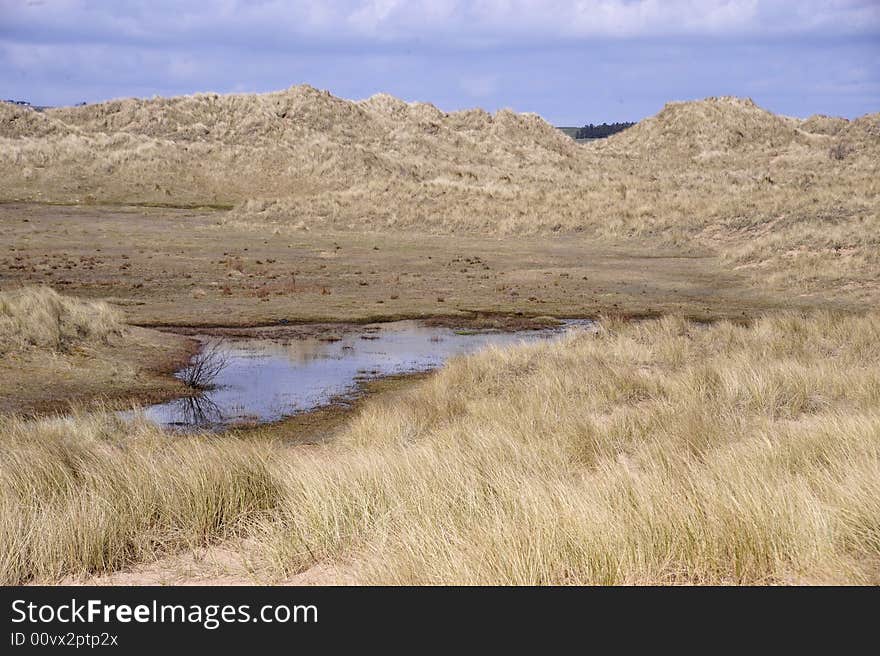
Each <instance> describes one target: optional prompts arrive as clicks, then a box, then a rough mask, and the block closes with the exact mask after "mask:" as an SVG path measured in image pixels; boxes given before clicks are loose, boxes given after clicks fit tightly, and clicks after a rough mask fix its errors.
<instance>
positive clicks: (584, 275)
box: [0, 204, 880, 584]
mask: <svg viewBox="0 0 880 656" xmlns="http://www.w3.org/2000/svg"><path fill="white" fill-rule="evenodd" d="M223 216H224V214H223V213H222V212H218V211H208V210H205V211H199V210H183V209H177V210H174V209H159V208H152V209H151V208H139V207H115V208H112V207H69V206H46V205H12V204H8V205H3V206H0V222H2V224H3V226H4V231H3V234H2V235H0V272H2V287H3V293H4V294H7V293H9V294H11V295H12V296H10V297H9V298H12V299H13V300H12V301H6V298H7V297H6V296H4V298H3V302H9V303H11V305H9V306H8V307H7V306H3V307H2V308H0V309H3V312H0V314H3V315H4V317H6V319H4V321H5V322H4V321H0V348H2V352H3V353H2V355H3V357H2V364H0V381H2V382H0V397H2V399H3V401H2V407H0V411H4V412H5V414H3V415H0V435H2V440H0V462H2V463H3V467H2V468H0V545H2V548H0V554H2V555H0V580H2V581H3V582H5V583H13V584H14V583H23V582H32V581H39V582H58V581H83V580H85V581H90V582H114V581H115V582H123V583H134V582H151V583H177V582H183V581H193V580H195V581H202V582H206V583H211V582H220V583H229V582H260V583H268V582H294V583H301V582H322V583H561V584H565V583H575V584H576V583H844V582H851V583H878V582H880V501H878V500H880V488H878V481H880V415H878V408H880V317H878V315H877V314H876V313H873V314H872V313H867V314H866V313H865V305H864V303H857V302H856V301H855V300H852V297H848V296H845V295H844V296H839V297H838V295H837V294H836V293H835V290H834V289H832V288H830V287H829V288H828V289H827V290H826V292H824V293H813V294H811V295H804V294H800V293H798V292H796V291H793V290H792V289H787V288H780V289H774V288H772V287H768V286H761V285H757V284H755V278H754V275H753V273H751V272H750V273H745V272H743V271H742V270H740V269H735V268H734V267H732V266H731V265H730V264H729V263H725V260H723V259H721V258H719V257H717V256H716V255H714V254H712V253H710V252H707V251H699V250H688V249H687V248H679V249H677V250H676V249H669V248H664V249H660V248H657V247H656V246H655V245H654V244H652V243H651V242H650V241H647V240H644V239H643V240H632V241H623V240H618V241H614V242H610V241H607V240H606V241H595V240H591V239H588V238H586V237H583V236H573V235H560V236H544V237H506V238H504V239H498V238H494V237H478V236H460V235H459V236H449V235H436V234H417V233H396V232H354V231H347V232H346V231H340V232H330V231H320V232H318V231H314V232H311V231H302V230H296V231H277V230H271V231H269V230H267V231H263V232H261V231H258V230H256V229H255V228H254V227H253V226H251V227H244V226H236V225H235V224H227V223H224V222H223V220H222V217H223ZM27 284H46V285H51V286H52V287H53V288H55V289H57V290H59V291H61V292H63V293H64V294H65V295H68V294H69V295H71V296H76V297H80V298H84V299H99V298H100V299H105V300H107V301H109V302H110V303H111V305H112V307H110V306H108V305H105V304H101V303H98V304H83V303H82V302H80V301H76V300H73V299H69V298H65V297H58V296H56V295H53V294H52V293H49V292H46V291H38V292H28V293H26V294H23V295H22V296H21V297H20V298H19V297H17V296H15V294H16V292H14V291H13V292H7V290H8V289H13V290H14V289H15V288H17V287H19V286H21V285H27ZM871 293H873V292H871ZM847 299H850V300H847ZM0 305H2V303H0ZM817 306H822V307H823V308H825V309H822V310H819V309H817ZM4 308H5V309H4ZM113 308H115V309H113ZM828 308H835V309H834V310H833V311H832V310H831V309H828ZM4 313H5V314H4ZM517 313H521V314H520V315H519V316H517ZM510 315H513V316H514V317H516V321H519V322H522V321H528V322H530V321H532V320H534V319H539V318H540V317H541V316H544V315H551V316H557V317H565V316H603V315H604V316H606V317H607V316H608V315H613V316H615V317H618V318H611V319H609V318H606V319H605V320H604V321H603V322H602V323H601V326H600V330H599V332H598V333H597V334H595V335H594V334H590V333H583V334H579V335H575V336H572V337H570V338H567V339H565V340H564V341H560V342H556V343H542V344H534V345H529V346H523V347H518V348H515V349H507V350H498V349H492V350H489V351H487V352H484V353H482V354H479V355H477V356H473V357H468V358H462V359H457V360H455V361H453V362H452V363H451V364H449V365H448V366H446V367H444V368H443V369H442V370H440V371H438V372H437V373H435V374H433V375H431V376H427V377H423V378H422V379H419V380H417V381H410V383H411V384H407V385H401V384H398V383H399V381H396V382H394V383H389V384H388V385H387V386H385V387H383V386H382V385H381V383H380V384H378V385H377V387H376V388H375V389H377V390H379V391H381V393H380V394H376V395H374V396H371V397H368V398H366V399H364V400H362V401H361V402H360V403H359V404H358V406H357V408H356V410H355V411H354V412H352V413H348V414H344V415H342V414H339V413H336V412H332V411H331V412H324V413H319V414H317V415H306V416H301V417H298V418H296V419H294V420H291V421H287V422H282V423H281V424H278V425H275V426H271V427H265V428H260V429H256V430H248V431H236V432H233V433H230V434H224V435H223V436H222V437H220V438H219V439H218V436H216V435H203V436H186V437H185V436H179V435H169V434H166V433H163V432H162V431H161V430H159V429H157V428H156V427H154V426H152V425H149V424H147V423H145V422H134V423H126V422H123V421H122V420H120V419H118V418H117V417H115V416H114V415H112V414H110V413H107V414H102V413H93V412H86V411H80V412H76V413H74V414H72V415H69V416H67V417H65V418H51V417H48V418H43V419H37V420H34V419H23V418H21V417H16V416H13V414H12V412H13V411H16V412H35V411H36V412H39V411H41V410H46V409H52V408H62V407H64V405H65V404H66V403H67V402H68V401H69V400H71V399H74V400H77V401H86V400H89V399H99V398H106V397H107V396H109V395H111V394H112V395H113V396H115V397H116V398H117V399H126V398H127V399H140V400H144V399H150V398H160V397H164V396H167V395H169V394H175V393H177V394H179V393H183V392H184V391H185V390H182V389H181V386H180V384H179V383H178V382H175V381H173V380H171V379H170V378H169V377H168V376H167V375H163V374H167V373H168V372H169V371H171V370H173V369H174V368H175V367H176V366H177V365H179V363H180V362H181V361H183V360H185V359H186V357H187V356H188V354H189V353H190V352H191V348H192V345H191V344H190V343H189V342H188V340H186V339H185V338H184V337H181V336H178V335H173V334H168V333H159V332H156V331H154V330H149V329H146V328H134V327H132V326H131V324H141V325H142V326H144V325H163V326H254V325H265V324H277V323H278V322H281V321H288V322H290V323H295V322H299V321H318V320H337V321H375V320H379V319H383V318H385V319H390V318H400V317H420V316H421V317H443V316H446V317H455V318H456V320H457V321H475V322H478V323H483V324H493V323H497V324H502V325H503V324H507V323H509V321H510V319H509V316H510ZM670 315H677V316H670ZM652 316H662V318H654V319H647V320H645V321H635V322H631V321H625V320H624V319H625V318H633V317H636V318H638V317H642V318H645V317H652ZM683 317H690V318H692V319H699V320H702V319H711V320H713V321H712V322H711V323H709V324H704V323H700V322H690V321H688V320H686V319H685V318H683ZM315 430H317V431H319V432H321V433H322V435H324V437H328V436H329V438H330V439H324V440H322V441H321V442H320V443H315V444H310V445H303V444H302V441H303V440H298V439H296V438H297V436H301V435H302V434H303V433H308V432H309V431H315ZM310 441H313V442H318V441H317V440H310Z"/></svg>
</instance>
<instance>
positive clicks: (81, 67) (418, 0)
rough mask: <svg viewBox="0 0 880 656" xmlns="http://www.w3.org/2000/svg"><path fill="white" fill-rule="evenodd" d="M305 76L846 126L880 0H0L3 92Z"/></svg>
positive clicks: (340, 83) (871, 92) (566, 115)
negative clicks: (705, 101) (733, 107)
mask: <svg viewBox="0 0 880 656" xmlns="http://www.w3.org/2000/svg"><path fill="white" fill-rule="evenodd" d="M300 83H308V84H311V85H313V86H316V87H319V88H322V89H328V90H330V91H331V92H332V93H333V94H335V95H338V96H342V97H345V98H355V99H356V98H364V97H367V96H369V95H371V94H373V93H376V92H379V91H385V92H388V93H391V94H394V95H396V96H399V97H402V98H404V99H407V100H422V101H427V102H432V103H434V104H436V105H438V106H439V107H441V108H442V109H445V110H454V109H460V108H465V107H474V106H480V107H484V108H485V109H487V110H490V111H494V110H496V109H498V108H501V107H510V108H512V109H515V110H517V111H533V112H538V113H539V114H541V115H542V116H544V117H545V118H547V119H548V120H549V121H551V122H553V123H555V124H557V125H582V124H584V123H587V122H602V121H615V120H637V119H640V118H643V117H645V116H648V115H650V114H654V113H656V112H657V111H658V110H659V109H660V108H661V107H662V106H663V103H664V102H666V101H667V100H685V99H691V98H702V97H705V96H710V95H738V96H750V97H752V98H753V99H754V100H755V101H756V102H757V103H758V104H760V105H762V106H764V107H766V108H768V109H771V110H773V111H775V112H780V113H784V114H790V115H796V116H807V115H810V114H813V113H825V114H834V115H841V116H847V117H854V116H857V115H860V114H864V113H867V112H876V111H880V0H826V1H824V2H823V1H816V0H800V1H796V0H792V1H781V0H778V1H770V0H741V1H740V0H666V1H664V0H579V1H569V2H566V1H562V0H476V1H474V2H463V1H459V0H410V1H405V0H350V1H332V0H326V1H321V0H290V1H287V2H281V1H278V0H182V1H178V2H170V1H167V0H153V1H151V2H132V1H129V0H114V1H106V2H105V1H100V0H92V1H87V0H0V98H15V99H25V100H29V101H31V102H32V103H35V104H47V105H57V104H71V103H76V102H80V101H89V102H92V101H98V100H105V99H108V98H118V97H124V96H140V97H150V96H153V95H177V94H182V93H192V92H196V91H217V92H239V91H270V90H275V89H281V88H285V87H288V86H290V85H292V84H300Z"/></svg>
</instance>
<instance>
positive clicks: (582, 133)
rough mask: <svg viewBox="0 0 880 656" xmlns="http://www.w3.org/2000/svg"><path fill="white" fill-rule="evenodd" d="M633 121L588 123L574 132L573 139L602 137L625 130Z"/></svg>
mask: <svg viewBox="0 0 880 656" xmlns="http://www.w3.org/2000/svg"><path fill="white" fill-rule="evenodd" d="M633 125H635V123H603V124H602V125H593V124H592V123H589V124H587V125H585V126H584V127H582V128H578V131H577V132H575V133H574V138H575V139H604V138H605V137H610V136H611V135H612V134H615V133H617V132H620V131H621V130H626V129H627V128H628V127H631V126H633Z"/></svg>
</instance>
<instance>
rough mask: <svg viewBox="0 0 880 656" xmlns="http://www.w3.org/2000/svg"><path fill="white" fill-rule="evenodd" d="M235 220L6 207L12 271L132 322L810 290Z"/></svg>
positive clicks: (567, 254) (627, 248)
mask: <svg viewBox="0 0 880 656" xmlns="http://www.w3.org/2000/svg"><path fill="white" fill-rule="evenodd" d="M224 215H225V212H223V211H197V210H180V209H164V208H139V207H119V208H104V207H74V206H52V205H17V204H5V205H0V222H2V224H3V226H4V230H3V233H2V234H0V271H2V279H0V282H2V284H3V285H4V286H9V285H10V284H12V285H21V284H46V285H51V286H52V287H54V288H56V289H57V290H59V291H61V292H64V293H66V294H71V295H75V296H82V297H92V298H94V297H98V298H103V299H105V300H108V301H111V302H113V303H114V304H115V305H117V306H121V307H123V308H124V309H125V314H126V317H127V319H128V321H129V322H131V323H135V324H141V325H174V326H188V325H189V326H212V325H216V326H229V325H240V326H254V325H266V324H273V323H276V322H278V321H280V320H287V321H289V322H296V321H322V320H330V321H372V320H382V319H395V318H417V317H436V316H457V317H468V316H471V315H472V314H473V313H474V312H484V313H500V314H515V313H522V314H523V315H525V316H541V315H552V316H556V317H585V316H586V317H594V316H599V315H600V314H607V313H614V314H620V315H626V316H634V317H638V316H659V315H662V314H667V313H678V314H683V315H687V316H689V317H692V318H696V319H701V318H706V319H709V318H718V317H728V318H737V317H742V316H744V315H745V314H753V313H755V312H756V311H759V310H766V309H772V308H776V307H791V306H792V305H797V304H798V303H802V304H805V305H806V304H807V303H808V302H809V301H810V300H811V299H809V298H808V297H804V298H803V299H801V300H800V301H799V300H798V297H797V296H796V295H795V296H793V295H792V294H790V293H785V294H778V293H772V292H767V291H763V290H759V289H757V288H756V287H755V286H754V285H753V284H751V280H750V278H749V277H748V276H747V275H745V274H740V273H737V272H736V271H734V270H733V269H732V267H731V266H729V265H725V264H724V263H723V262H722V261H721V260H720V259H719V258H718V257H717V256H715V255H713V254H712V253H710V252H708V251H706V250H689V249H687V248H678V249H670V248H663V247H658V246H657V245H656V244H654V243H652V242H651V241H650V240H647V239H633V240H617V241H609V240H596V239H591V238H588V237H583V236H573V235H560V236H516V237H512V236H508V237H480V236H476V235H448V234H447V235H441V234H429V233H418V232H358V231H337V232H333V231H326V230H315V231H286V232H279V231H277V230H274V229H272V228H267V229H265V230H259V229H257V227H254V226H250V227H239V226H236V225H235V224H225V223H222V220H223V218H224ZM827 302H829V303H834V301H833V299H831V298H829V299H827Z"/></svg>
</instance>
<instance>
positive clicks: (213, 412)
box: [143, 321, 590, 430]
mask: <svg viewBox="0 0 880 656" xmlns="http://www.w3.org/2000/svg"><path fill="white" fill-rule="evenodd" d="M589 325H590V322H589V321H567V322H565V323H564V324H563V325H562V326H560V327H559V328H549V329H542V330H527V331H521V332H500V331H456V330H453V329H450V328H443V327H433V326H426V325H425V324H423V323H420V322H418V321H396V322H390V323H383V324H373V325H367V326H363V327H358V328H357V329H356V330H353V331H348V332H347V333H346V334H344V335H343V336H341V337H335V336H317V337H301V338H296V339H289V340H276V339H263V338H223V339H220V340H213V343H215V344H216V349H217V352H218V353H219V355H220V357H222V359H223V360H224V365H223V367H222V368H221V369H220V371H219V373H218V374H217V375H216V377H214V379H213V380H212V381H211V382H212V387H211V389H209V390H207V391H205V392H204V393H202V394H201V395H199V396H196V397H193V398H181V399H175V400H173V401H170V402H167V403H160V404H157V405H152V406H149V407H146V408H144V409H143V413H144V414H145V415H146V417H147V418H148V419H150V420H151V421H154V422H156V423H158V424H161V425H163V426H167V427H170V428H174V429H177V430H193V429H199V428H223V427H227V426H230V425H233V424H240V423H262V422H271V421H277V420H279V419H282V418H284V417H286V416H290V415H293V414H296V413H299V412H305V411H308V410H314V409H315V408H318V407H320V406H324V405H328V404H330V403H333V402H339V401H342V402H344V401H346V400H351V399H352V398H353V397H354V396H355V395H356V394H357V391H358V384H359V382H362V381H363V380H366V379H370V378H376V377H379V376H388V375H393V374H406V373H416V372H420V371H427V370H430V369H435V368H437V367H439V366H441V365H442V364H443V363H444V362H445V361H446V360H447V359H449V358H450V357H452V356H455V355H463V354H468V353H473V352H475V351H478V350H479V349H481V348H485V347H487V346H489V345H499V346H503V345H509V344H516V343H519V342H528V341H535V340H540V339H551V338H554V337H557V336H559V335H561V334H562V333H563V332H565V331H566V330H578V329H583V328H585V327H588V326H589ZM328 340H331V341H328ZM185 371H186V370H184V371H182V372H179V373H178V376H179V377H184V375H185Z"/></svg>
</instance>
